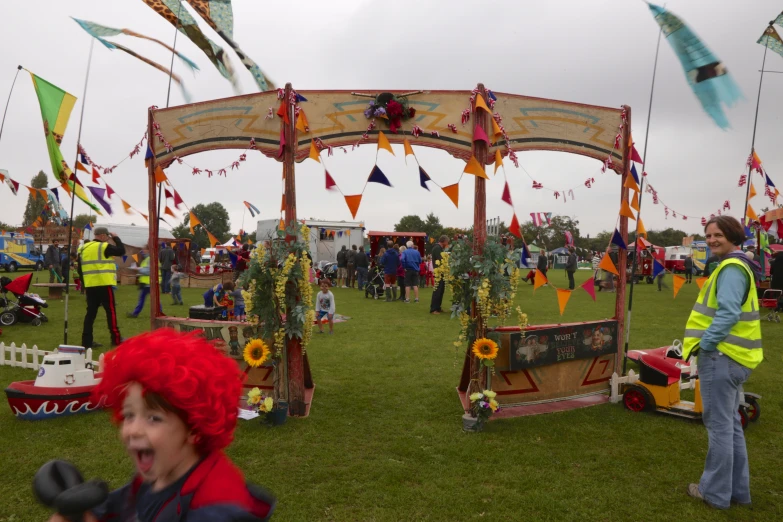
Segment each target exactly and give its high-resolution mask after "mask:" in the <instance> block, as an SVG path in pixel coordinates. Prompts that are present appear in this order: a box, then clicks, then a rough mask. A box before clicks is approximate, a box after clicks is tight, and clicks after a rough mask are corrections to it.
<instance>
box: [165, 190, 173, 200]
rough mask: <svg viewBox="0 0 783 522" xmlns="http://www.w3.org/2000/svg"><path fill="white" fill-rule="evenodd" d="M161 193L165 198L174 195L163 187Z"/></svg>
mask: <svg viewBox="0 0 783 522" xmlns="http://www.w3.org/2000/svg"><path fill="white" fill-rule="evenodd" d="M163 195H164V196H166V199H169V198H173V197H174V196H173V195H172V193H171V192H169V189H167V188H164V189H163Z"/></svg>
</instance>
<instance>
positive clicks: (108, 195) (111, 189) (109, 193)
mask: <svg viewBox="0 0 783 522" xmlns="http://www.w3.org/2000/svg"><path fill="white" fill-rule="evenodd" d="M112 194H114V189H113V188H111V187H110V186H109V185H108V183H106V197H107V198H110V197H111V196H112Z"/></svg>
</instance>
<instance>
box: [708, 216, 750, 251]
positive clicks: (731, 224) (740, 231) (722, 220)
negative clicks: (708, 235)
mask: <svg viewBox="0 0 783 522" xmlns="http://www.w3.org/2000/svg"><path fill="white" fill-rule="evenodd" d="M713 223H715V226H717V227H718V228H719V229H720V231H721V232H723V235H724V236H726V239H728V240H729V241H731V243H732V244H733V245H734V246H740V245H741V244H742V243H743V242H744V241H745V229H744V228H742V225H741V224H740V222H739V221H737V219H736V218H733V217H731V216H715V217H711V218H710V220H709V221H707V224H706V225H704V231H705V232H707V227H708V226H710V225H711V224H713Z"/></svg>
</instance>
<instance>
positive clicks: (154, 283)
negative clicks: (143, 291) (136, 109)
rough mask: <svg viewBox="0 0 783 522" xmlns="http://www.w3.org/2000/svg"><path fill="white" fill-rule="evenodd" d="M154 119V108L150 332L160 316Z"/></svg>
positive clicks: (149, 181)
mask: <svg viewBox="0 0 783 522" xmlns="http://www.w3.org/2000/svg"><path fill="white" fill-rule="evenodd" d="M153 122H154V117H153V113H152V108H150V109H149V111H148V116H147V145H148V146H149V147H150V150H152V158H150V163H149V166H148V167H147V184H148V191H149V198H148V200H147V212H148V214H149V220H148V224H149V236H148V238H147V243H148V244H147V246H148V248H149V250H148V252H147V254H148V255H149V256H150V330H155V329H156V328H157V324H156V322H157V321H156V319H157V318H158V316H159V315H160V314H159V313H158V310H160V284H159V283H158V273H159V272H158V225H159V220H158V198H157V190H156V188H157V184H156V183H155V168H156V167H157V160H156V158H155V150H154V149H155V141H154V140H155V134H154V132H153Z"/></svg>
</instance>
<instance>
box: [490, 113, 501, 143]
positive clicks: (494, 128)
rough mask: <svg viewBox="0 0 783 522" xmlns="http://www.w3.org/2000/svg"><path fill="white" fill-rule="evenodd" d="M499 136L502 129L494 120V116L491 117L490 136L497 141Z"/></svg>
mask: <svg viewBox="0 0 783 522" xmlns="http://www.w3.org/2000/svg"><path fill="white" fill-rule="evenodd" d="M501 136H503V131H502V130H500V125H498V122H496V121H495V118H492V138H494V140H495V141H497V140H498V138H500V137H501Z"/></svg>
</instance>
